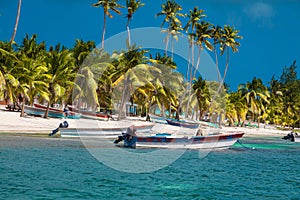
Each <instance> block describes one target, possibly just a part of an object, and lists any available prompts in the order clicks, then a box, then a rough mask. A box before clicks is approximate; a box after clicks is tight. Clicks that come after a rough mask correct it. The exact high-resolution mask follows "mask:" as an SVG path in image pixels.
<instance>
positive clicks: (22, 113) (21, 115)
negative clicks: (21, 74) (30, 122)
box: [20, 95, 25, 117]
mask: <svg viewBox="0 0 300 200" xmlns="http://www.w3.org/2000/svg"><path fill="white" fill-rule="evenodd" d="M24 105H25V95H24V97H23V99H22V110H21V114H20V117H24V116H25V112H24V108H25V106H24Z"/></svg>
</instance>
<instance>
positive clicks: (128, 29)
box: [126, 17, 131, 47]
mask: <svg viewBox="0 0 300 200" xmlns="http://www.w3.org/2000/svg"><path fill="white" fill-rule="evenodd" d="M129 23H130V18H129V17H128V20H127V24H126V29H127V34H128V45H129V47H130V46H131V39H130V28H129Z"/></svg>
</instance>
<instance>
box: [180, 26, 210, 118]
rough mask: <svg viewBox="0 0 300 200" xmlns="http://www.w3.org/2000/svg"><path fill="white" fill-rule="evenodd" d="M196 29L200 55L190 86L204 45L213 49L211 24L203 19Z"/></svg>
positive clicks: (191, 76)
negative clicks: (210, 39) (210, 40)
mask: <svg viewBox="0 0 300 200" xmlns="http://www.w3.org/2000/svg"><path fill="white" fill-rule="evenodd" d="M195 27H196V30H195V35H194V37H193V38H195V43H196V45H197V46H198V56H197V64H196V67H195V69H194V71H192V70H190V77H189V79H188V80H189V86H192V80H193V79H194V77H195V76H196V72H197V71H198V68H199V64H200V55H201V51H203V49H204V47H206V48H207V49H208V50H212V48H213V47H212V45H211V44H210V42H209V41H208V39H209V38H211V36H210V35H211V33H212V31H211V28H210V27H211V24H210V23H208V22H205V21H201V22H200V23H197V24H195ZM191 90H192V88H189V90H188V101H187V106H186V109H187V110H186V113H185V114H186V116H185V117H187V116H188V113H189V111H188V109H189V107H190V105H189V104H190V98H191V93H192V91H191Z"/></svg>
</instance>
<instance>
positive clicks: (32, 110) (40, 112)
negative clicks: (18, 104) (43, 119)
mask: <svg viewBox="0 0 300 200" xmlns="http://www.w3.org/2000/svg"><path fill="white" fill-rule="evenodd" d="M24 112H25V113H26V114H28V115H36V116H44V114H45V112H46V110H45V109H42V108H37V107H32V106H26V105H24ZM48 117H53V118H64V117H65V113H64V112H63V111H62V112H57V111H53V110H49V112H48Z"/></svg>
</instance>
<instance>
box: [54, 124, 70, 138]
mask: <svg viewBox="0 0 300 200" xmlns="http://www.w3.org/2000/svg"><path fill="white" fill-rule="evenodd" d="M68 127H69V123H68V122H67V121H64V122H62V123H60V124H59V127H58V128H56V129H54V130H53V131H52V133H50V134H49V136H53V135H55V134H56V133H57V132H58V131H59V128H68Z"/></svg>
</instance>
